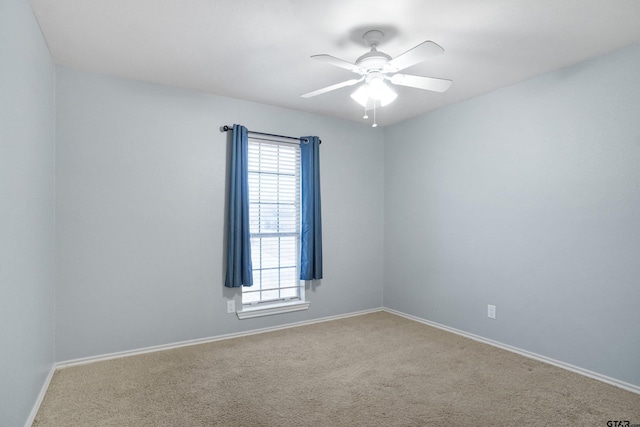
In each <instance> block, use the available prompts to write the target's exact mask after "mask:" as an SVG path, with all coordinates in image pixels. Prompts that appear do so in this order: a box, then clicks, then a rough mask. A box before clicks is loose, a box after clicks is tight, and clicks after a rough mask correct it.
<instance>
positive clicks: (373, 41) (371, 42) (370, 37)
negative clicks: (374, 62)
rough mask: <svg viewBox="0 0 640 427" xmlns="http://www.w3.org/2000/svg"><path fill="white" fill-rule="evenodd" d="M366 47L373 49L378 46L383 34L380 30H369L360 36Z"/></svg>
mask: <svg viewBox="0 0 640 427" xmlns="http://www.w3.org/2000/svg"><path fill="white" fill-rule="evenodd" d="M362 38H363V39H364V42H365V43H366V44H367V46H369V47H371V48H375V47H377V46H379V45H380V43H381V42H382V40H383V39H384V33H383V32H382V31H380V30H370V31H367V32H366V33H364V34H363V35H362Z"/></svg>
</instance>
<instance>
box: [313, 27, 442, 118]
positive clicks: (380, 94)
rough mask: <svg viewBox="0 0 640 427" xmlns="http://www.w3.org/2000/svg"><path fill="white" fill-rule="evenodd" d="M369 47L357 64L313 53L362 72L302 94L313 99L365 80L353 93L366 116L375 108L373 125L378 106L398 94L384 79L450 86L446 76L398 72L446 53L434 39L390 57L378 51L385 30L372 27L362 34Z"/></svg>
mask: <svg viewBox="0 0 640 427" xmlns="http://www.w3.org/2000/svg"><path fill="white" fill-rule="evenodd" d="M362 38H363V39H364V41H365V43H366V44H367V46H369V47H370V48H371V50H370V51H369V52H367V53H365V54H364V55H362V56H361V57H359V58H358V59H356V62H355V63H354V64H352V63H350V62H347V61H344V60H342V59H339V58H336V57H334V56H331V55H326V54H323V55H313V56H311V57H312V58H313V59H316V60H318V61H322V62H326V63H327V64H331V65H335V66H336V67H340V68H344V69H347V70H349V71H352V72H354V73H356V74H359V75H360V78H355V79H351V80H347V81H344V82H341V83H337V84H334V85H331V86H327V87H324V88H322V89H318V90H314V91H312V92H308V93H304V94H302V95H300V96H301V97H302V98H311V97H313V96H317V95H321V94H323V93H327V92H331V91H333V90H336V89H340V88H343V87H347V86H354V85H357V84H358V83H361V82H364V84H363V85H361V86H360V87H359V88H358V89H357V90H356V91H355V92H353V93H352V94H351V98H353V99H354V100H355V101H356V102H358V103H359V104H360V105H362V106H363V107H364V109H365V113H364V118H365V119H367V118H368V115H367V110H369V109H371V108H373V112H374V119H373V127H376V126H377V124H376V119H375V109H376V105H377V106H379V107H384V106H385V105H388V104H389V103H391V102H393V100H395V99H396V97H397V96H398V95H397V94H396V93H395V92H394V91H393V90H392V89H391V88H390V87H389V86H387V85H386V84H385V80H386V81H389V82H391V84H394V85H398V86H408V87H413V88H417V89H424V90H430V91H434V92H444V91H446V90H447V89H449V86H451V83H452V81H451V80H447V79H438V78H434V77H423V76H414V75H411V74H402V73H399V71H401V70H404V69H405V68H408V67H411V66H412V65H415V64H418V63H420V62H423V61H425V60H427V59H428V58H431V57H433V56H436V55H440V54H441V53H443V52H444V49H443V48H442V47H440V46H439V45H437V44H436V43H434V42H432V41H425V42H422V43H420V44H419V45H417V46H415V47H414V48H412V49H409V50H408V51H406V52H405V53H403V54H401V55H399V56H397V57H395V58H393V59H392V58H391V56H389V55H387V54H386V53H384V52H381V51H379V50H377V47H378V45H379V44H380V42H381V41H382V40H383V39H384V33H382V31H378V30H371V31H367V32H366V33H364V35H363V36H362Z"/></svg>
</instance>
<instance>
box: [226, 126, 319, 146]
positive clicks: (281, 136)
mask: <svg viewBox="0 0 640 427" xmlns="http://www.w3.org/2000/svg"><path fill="white" fill-rule="evenodd" d="M230 130H233V126H227V125H224V126H220V132H228V131H230ZM248 132H249V133H253V134H255V135H264V136H274V137H276V138H287V139H295V140H296V141H300V140H301V139H305V138H296V137H294V136H286V135H274V134H272V133H264V132H254V131H252V130H250V131H248ZM320 144H322V140H320Z"/></svg>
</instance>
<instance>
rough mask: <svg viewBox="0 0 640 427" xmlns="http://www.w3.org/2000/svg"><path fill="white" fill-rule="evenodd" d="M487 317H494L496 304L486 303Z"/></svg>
mask: <svg viewBox="0 0 640 427" xmlns="http://www.w3.org/2000/svg"><path fill="white" fill-rule="evenodd" d="M487 317H488V318H489V319H495V318H496V306H495V305H491V304H489V305H487Z"/></svg>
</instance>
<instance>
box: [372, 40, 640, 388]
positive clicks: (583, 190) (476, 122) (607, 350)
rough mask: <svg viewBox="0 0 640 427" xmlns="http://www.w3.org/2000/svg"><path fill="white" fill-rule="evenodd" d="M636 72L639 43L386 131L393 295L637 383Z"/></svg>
mask: <svg viewBox="0 0 640 427" xmlns="http://www.w3.org/2000/svg"><path fill="white" fill-rule="evenodd" d="M638 70H640V46H637V45H636V46H632V47H629V48H627V49H624V50H621V51H618V52H616V53H613V54H611V55H608V56H605V57H601V58H599V59H596V60H593V61H590V62H586V63H582V64H579V65H577V66H574V67H571V68H567V69H564V70H561V71H558V72H554V73H551V74H547V75H545V76H542V77H540V78H536V79H533V80H529V81H527V82H524V83H521V84H518V85H515V86H511V87H508V88H505V89H502V90H499V91H496V92H493V93H490V94H487V95H484V96H481V97H478V98H475V99H472V100H470V101H467V102H463V103H461V104H458V105H455V106H452V107H449V108H446V109H442V110H439V111H437V112H434V113H431V114H428V115H426V116H422V117H419V118H416V119H413V120H411V121H407V122H405V123H402V124H398V125H395V126H391V127H387V128H386V129H385V138H384V144H385V166H384V167H385V286H384V304H385V306H386V307H389V308H392V309H396V310H399V311H403V312H405V313H409V314H412V315H415V316H418V317H421V318H425V319H428V320H432V321H435V322H438V323H441V324H444V325H448V326H451V327H454V328H458V329H461V330H464V331H467V332H471V333H474V334H478V335H481V336H484V337H487V338H490V339H494V340H498V341H501V342H503V343H506V344H510V345H513V346H516V347H519V348H522V349H525V350H529V351H532V352H535V353H538V354H541V355H545V356H548V357H551V358H555V359H557V360H560V361H563V362H566V363H570V364H573V365H577V366H579V367H582V368H586V369H589V370H592V371H596V372H599V373H601V374H605V375H608V376H611V377H614V378H617V379H620V380H623V381H627V382H629V383H632V384H636V385H640V358H638V354H640V329H639V326H640V310H639V309H638V304H639V302H640V102H639V100H640V79H639V78H638ZM454 84H455V83H454ZM487 304H495V305H496V306H497V319H496V320H490V319H488V318H487Z"/></svg>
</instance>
